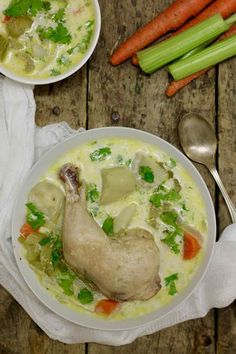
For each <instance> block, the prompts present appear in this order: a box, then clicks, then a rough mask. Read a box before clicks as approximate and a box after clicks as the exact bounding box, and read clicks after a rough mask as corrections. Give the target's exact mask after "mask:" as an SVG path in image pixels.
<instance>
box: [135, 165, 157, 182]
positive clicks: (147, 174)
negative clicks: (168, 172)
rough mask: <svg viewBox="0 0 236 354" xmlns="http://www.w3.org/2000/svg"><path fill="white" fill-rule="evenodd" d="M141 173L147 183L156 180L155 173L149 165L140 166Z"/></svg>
mask: <svg viewBox="0 0 236 354" xmlns="http://www.w3.org/2000/svg"><path fill="white" fill-rule="evenodd" d="M139 174H140V176H141V177H142V179H143V180H144V181H145V182H147V183H153V182H154V173H153V171H152V169H151V168H150V167H149V166H140V167H139Z"/></svg>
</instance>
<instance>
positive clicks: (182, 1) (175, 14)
mask: <svg viewBox="0 0 236 354" xmlns="http://www.w3.org/2000/svg"><path fill="white" fill-rule="evenodd" d="M212 1H213V0H176V1H175V2H174V3H173V4H172V5H170V6H169V7H168V8H167V9H165V10H164V11H163V12H162V13H160V14H159V15H158V16H156V17H155V18H154V19H153V20H152V21H150V22H148V23H147V24H146V25H145V26H144V27H142V28H140V29H139V30H138V31H137V32H135V33H134V34H133V35H132V36H131V37H130V38H128V39H127V40H126V41H125V42H124V43H123V44H121V46H120V47H119V48H118V49H117V50H116V51H115V52H114V54H113V55H112V57H111V60H110V62H111V64H112V65H119V64H121V63H123V62H124V61H125V60H127V59H128V58H130V57H132V55H133V54H135V53H136V52H137V51H139V50H140V49H143V48H145V47H146V46H147V45H148V44H150V43H152V42H154V41H155V40H157V39H158V38H160V37H161V36H163V35H164V34H166V33H167V32H170V31H173V30H176V29H178V28H179V27H181V26H182V25H183V24H184V23H185V22H186V21H187V20H188V19H190V18H191V17H193V16H196V15H197V14H198V13H199V12H200V11H202V10H203V9H204V8H205V7H206V6H207V5H209V4H210V3H211V2H212Z"/></svg>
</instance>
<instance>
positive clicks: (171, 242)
mask: <svg viewBox="0 0 236 354" xmlns="http://www.w3.org/2000/svg"><path fill="white" fill-rule="evenodd" d="M178 235H179V234H178V233H177V232H176V231H173V232H167V236H166V237H165V238H164V239H163V240H162V241H163V242H164V243H165V244H166V245H167V246H168V247H169V248H170V249H171V251H172V252H174V253H175V254H179V253H180V249H179V244H178V243H177V242H176V236H178Z"/></svg>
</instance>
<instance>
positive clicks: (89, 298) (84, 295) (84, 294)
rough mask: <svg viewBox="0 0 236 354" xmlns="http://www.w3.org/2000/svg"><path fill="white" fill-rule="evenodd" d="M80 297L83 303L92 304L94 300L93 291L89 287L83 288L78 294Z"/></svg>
mask: <svg viewBox="0 0 236 354" xmlns="http://www.w3.org/2000/svg"><path fill="white" fill-rule="evenodd" d="M78 299H79V301H80V302H81V304H83V305H86V304H90V303H91V302H93V293H92V292H91V291H90V290H88V289H87V288H83V289H81V290H80V292H79V294H78Z"/></svg>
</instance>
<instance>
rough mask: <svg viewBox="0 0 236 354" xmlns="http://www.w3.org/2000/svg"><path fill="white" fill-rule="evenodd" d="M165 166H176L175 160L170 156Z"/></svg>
mask: <svg viewBox="0 0 236 354" xmlns="http://www.w3.org/2000/svg"><path fill="white" fill-rule="evenodd" d="M165 165H166V167H169V168H174V167H176V165H177V164H176V160H175V159H173V158H172V157H171V158H170V159H169V161H168V162H166V164H165Z"/></svg>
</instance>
